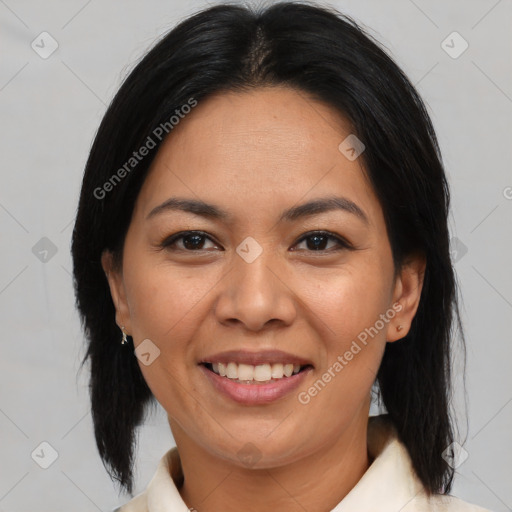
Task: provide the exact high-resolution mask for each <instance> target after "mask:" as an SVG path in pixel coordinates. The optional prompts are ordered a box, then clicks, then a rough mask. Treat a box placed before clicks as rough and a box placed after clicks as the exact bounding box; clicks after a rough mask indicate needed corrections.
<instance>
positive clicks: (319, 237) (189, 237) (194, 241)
mask: <svg viewBox="0 0 512 512" xmlns="http://www.w3.org/2000/svg"><path fill="white" fill-rule="evenodd" d="M207 240H209V241H210V242H212V243H213V244H214V245H213V247H214V248H215V247H218V245H217V244H216V243H215V242H214V241H213V240H212V238H210V237H209V236H208V235H207V234H206V233H204V232H203V231H181V232H179V233H176V234H174V235H172V236H170V237H169V238H166V239H165V240H164V241H163V242H162V243H161V244H160V246H161V247H162V248H165V249H169V250H178V251H180V250H181V251H186V252H194V251H195V252H199V251H203V250H208V247H205V242H206V241H207ZM329 241H334V243H335V246H334V249H333V248H332V247H331V248H326V246H327V245H328V243H329ZM304 242H305V243H306V250H307V251H309V252H323V251H329V252H332V251H338V250H343V249H352V246H351V245H350V244H349V243H348V242H347V241H346V240H344V239H343V238H341V237H340V236H337V235H334V234H333V233H330V232H328V231H313V232H310V233H307V234H306V235H305V236H303V237H302V238H301V239H300V240H299V241H298V242H297V244H301V243H304ZM180 244H181V246H180ZM297 244H296V245H297ZM336 247H337V248H336ZM291 250H292V251H295V250H297V249H291ZM299 250H302V249H299Z"/></svg>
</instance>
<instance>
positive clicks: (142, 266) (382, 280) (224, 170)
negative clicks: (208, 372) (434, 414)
mask: <svg viewBox="0 0 512 512" xmlns="http://www.w3.org/2000/svg"><path fill="white" fill-rule="evenodd" d="M350 133H351V130H350V125H349V124H348V123H347V122H346V120H344V119H343V118H342V117H341V116H340V115H339V114H338V113H337V112H335V111H334V110H333V109H332V108H330V107H329V106H327V105H325V104H323V103H320V102H318V101H316V100H313V99H311V98H309V97H308V96H307V95H306V94H305V93H302V92H298V91H295V90H292V89H288V88H284V87H275V88H258V89H255V90H252V91H250V92H237V93H225V92H224V93H221V94H217V95H215V96H212V97H210V98H208V99H206V100H204V101H202V102H200V103H199V104H198V106H197V107H195V109H193V111H192V112H191V113H190V114H189V115H188V116H187V117H186V118H185V119H184V120H182V121H181V122H180V124H179V125H177V126H176V127H175V128H174V129H173V131H172V133H171V135H170V136H169V137H168V138H167V139H166V140H165V142H164V143H163V145H162V146H161V147H160V149H159V152H158V154H157V156H156V159H155V160H154V162H153V163H152V167H151V169H150V171H149V174H148V176H147V178H146V180H145V182H144V184H143V186H142V189H141V191H140V194H139V196H138V198H137V201H136V205H135V208H134V212H133V217H132V221H131V224H130V227H129V230H128V233H127V236H126V240H125V245H124V252H123V265H122V268H120V269H116V268H115V267H114V266H113V265H112V258H111V255H110V253H108V252H105V253H104V254H103V258H102V265H103V268H104V270H105V272H106V274H107V276H108V281H109V285H110V290H111V294H112V298H113V301H114V304H115V306H116V322H117V323H118V325H119V326H124V327H125V331H126V332H127V333H128V334H129V335H131V336H132V337H133V340H134V344H135V347H137V346H138V345H139V344H140V343H141V342H142V341H143V340H145V339H147V338H149V339H150V340H151V341H152V342H153V343H154V344H155V345H156V346H157V347H158V348H159V350H160V355H159V356H158V357H157V358H156V359H155V360H154V361H153V362H152V363H151V364H150V365H148V366H146V365H144V364H142V363H141V361H139V365H140V368H141V371H142V373H143V375H144V378H145V379H146V381H147V383H148V385H149V387H150V388H151V390H152V392H153V393H154V395H155V397H156V398H157V400H158V401H159V402H160V404H161V405H162V406H163V407H164V409H165V410H166V412H167V414H168V418H169V425H170V427H171V430H172V433H173V436H174V439H175V441H176V444H177V446H178V450H179V453H180V457H181V461H182V466H183V471H184V476H185V480H184V485H183V486H182V487H181V488H180V493H181V495H182V497H183V499H184V500H185V502H186V503H187V505H188V506H189V507H194V508H195V509H197V510H198V511H199V512H211V511H218V510H224V511H227V512H229V511H237V512H238V511H239V510H240V508H241V506H242V505H243V508H244V510H250V511H263V510H265V511H266V510H269V507H270V506H271V507H272V508H273V509H278V508H280V507H282V510H287V511H303V510H317V511H322V510H325V511H328V510H331V509H332V508H334V506H335V505H336V504H337V503H339V501H341V500H342V499H343V497H344V496H345V495H346V494H347V493H348V492H349V491H350V489H352V488H353V487H354V485H355V484H356V483H357V481H358V480H359V479H360V478H361V476H362V475H363V474H364V472H365V471H366V470H367V468H368V467H369V464H370V463H371V458H370V457H369V455H368V452H367V444H366V443H367V440H366V436H367V418H368V413H369V407H370V391H371V387H372V384H373V382H374V379H375V376H376V373H377V370H378V367H379V365H380V361H381V358H382V355H383V351H384V348H385V345H386V342H389V343H392V342H394V341H396V340H397V339H400V338H402V337H404V336H405V335H406V334H407V332H408V330H409V327H410V324H411V321H412V319H413V317H414V314H415V313H416V310H417V307H418V303H419V297H420V293H421V286H422V282H423V273H424V269H425V261H424V260H423V259H422V258H421V257H419V256H418V257H415V258H413V257H411V258H409V260H408V261H406V262H405V263H404V266H403V267H402V268H401V269H399V271H398V272H397V273H396V274H395V269H394V266H393V261H392V253H391V247H390V244H389V240H388V236H387V231H386V226H385V222H384V217H383V213H382V210H381V207H380V204H379V202H378V200H377V198H376V196H375V193H374V191H373V190H372V188H371V186H370V184H369V182H368V180H367V179H366V177H365V174H364V172H363V167H362V165H363V164H362V159H361V158H358V159H356V160H355V161H350V160H349V159H347V158H346V157H345V156H344V155H343V154H342V153H341V152H340V151H339V149H338V145H339V144H340V142H341V141H342V140H344V139H345V137H347V136H348V135H349V134H350ZM329 195H336V196H343V197H345V198H347V199H350V200H351V201H353V202H354V203H356V204H357V205H358V206H359V207H360V209H361V210H363V212H364V213H365V214H366V216H367V218H368V222H367V223H365V222H364V221H362V220H361V219H360V218H359V217H358V216H356V215H354V214H352V213H349V212H346V211H340V210H335V211H330V212H326V213H321V214H318V215H314V216H311V217H307V218H302V219H297V220H295V221H293V222H283V223H280V222H278V218H279V215H280V214H281V212H282V211H283V210H285V209H286V208H289V207H291V206H295V205H297V204H300V203H303V202H307V201H309V200H311V199H317V198H322V197H325V196H329ZM171 196H179V197H186V198H191V199H201V200H203V201H206V202H208V203H214V204H216V205H218V206H220V207H222V208H224V209H226V210H228V211H229V213H230V214H231V215H232V218H231V219H230V220H229V221H217V220H211V219H206V218H202V217H199V216H196V215H194V214H191V213H186V212H178V211H168V212H165V213H162V214H160V215H156V216H154V217H152V218H150V219H149V220H147V219H146V216H147V215H148V213H149V212H150V211H151V210H152V209H153V208H154V207H155V206H158V205H160V204H161V203H163V202H164V201H165V200H167V199H168V198H169V197H171ZM184 230H201V231H204V232H206V233H207V234H208V237H209V238H204V239H201V241H202V245H201V244H199V247H200V250H198V249H194V248H193V247H194V246H193V242H194V241H193V240H192V243H191V241H190V239H188V246H187V247H188V249H187V248H186V247H185V246H184V245H183V243H184V240H183V239H181V240H178V241H177V242H176V244H175V246H174V247H167V248H162V247H161V245H160V244H161V243H162V242H163V241H164V240H165V239H166V238H168V237H169V236H170V235H172V234H174V233H178V232H180V231H184ZM315 230H326V231H330V232H332V233H334V234H335V235H339V236H340V237H343V238H344V239H346V240H347V241H348V242H349V243H350V244H351V245H352V246H353V249H347V248H344V247H342V246H338V244H337V242H336V240H335V239H330V238H328V239H326V240H325V245H323V246H322V249H323V250H320V251H318V250H316V251H315V248H314V244H313V243H311V242H310V243H309V245H308V239H306V240H303V241H301V239H302V238H303V235H304V234H305V233H307V232H310V231H315ZM248 236H251V237H253V238H254V239H255V240H256V241H257V242H258V244H259V245H260V246H261V248H262V250H263V252H262V253H261V254H260V255H259V256H258V257H257V258H256V259H255V260H254V261H253V262H252V263H247V262H246V261H245V260H244V259H242V258H241V257H240V256H239V255H238V254H237V252H236V248H237V247H238V246H239V244H240V243H241V242H242V241H243V240H244V239H245V238H246V237H248ZM309 240H311V239H309ZM191 246H192V249H190V247H191ZM397 302H399V303H400V305H401V310H400V312H399V313H397V314H396V315H395V316H394V318H392V319H391V320H389V322H388V323H386V325H385V327H384V328H383V329H381V330H380V331H379V333H378V335H376V336H374V337H373V338H372V339H371V341H370V342H369V343H368V344H367V345H366V346H364V348H362V350H361V351H360V352H359V353H358V354H357V355H356V356H354V358H353V359H352V360H351V361H350V362H349V363H348V364H347V365H346V366H345V367H344V369H343V371H341V372H339V373H337V374H336V377H335V378H333V379H332V380H331V381H330V382H329V383H328V384H327V385H326V386H325V387H324V388H323V389H322V390H321V392H319V393H318V394H317V395H316V396H315V397H314V398H312V399H311V401H310V402H309V403H308V404H306V405H303V404H301V403H299V401H298V400H297V392H293V393H291V394H290V395H288V396H285V397H283V398H281V399H279V400H277V401H275V402H272V403H268V404H265V405H257V406H248V405H244V404H239V403H236V402H234V401H232V400H230V399H229V398H226V397H225V396H223V395H221V394H219V392H218V391H216V390H215V389H214V388H213V387H212V385H211V384H210V382H209V381H208V379H206V378H205V376H204V375H203V372H202V371H200V369H199V367H198V362H199V361H201V360H202V359H203V358H204V357H205V356H207V355H212V354H214V353H218V352H221V351H225V350H239V349H243V348H246V349H247V348H248V349H251V350H254V351H257V350H263V349H274V348H277V349H281V350H284V351H287V352H290V353H292V354H295V355H298V356H301V357H303V358H305V359H308V360H309V361H311V362H312V364H313V367H314V368H313V370H312V371H311V372H310V373H309V375H308V376H307V379H306V381H305V383H304V385H301V388H300V389H299V390H298V391H304V390H307V389H308V388H309V387H310V386H312V385H313V383H314V382H315V381H317V379H319V378H320V377H321V376H322V374H323V373H325V372H326V371H327V369H328V368H329V367H331V366H332V365H333V363H334V362H335V361H336V360H337V357H338V356H339V355H343V354H344V353H345V352H346V351H347V350H348V349H349V347H350V344H351V343H352V341H353V340H354V339H356V337H357V335H358V334H359V333H361V332H362V331H364V329H365V328H368V327H370V326H373V325H374V324H375V322H376V320H377V319H378V318H379V315H380V314H384V313H385V312H386V311H388V310H390V309H392V305H393V304H395V303H397ZM398 325H401V326H403V328H402V329H401V330H400V331H398V330H397V326H398ZM246 443H252V445H254V447H255V448H253V450H256V453H258V456H259V457H260V458H259V460H258V461H257V462H256V463H255V464H254V465H253V466H251V467H248V466H247V465H246V464H245V463H244V462H243V461H242V460H241V459H240V458H239V457H238V455H237V452H238V451H239V450H240V449H241V448H242V447H244V446H245V445H246Z"/></svg>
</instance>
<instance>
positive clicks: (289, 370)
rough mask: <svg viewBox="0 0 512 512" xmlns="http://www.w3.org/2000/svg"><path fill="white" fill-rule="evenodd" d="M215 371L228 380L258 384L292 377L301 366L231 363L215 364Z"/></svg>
mask: <svg viewBox="0 0 512 512" xmlns="http://www.w3.org/2000/svg"><path fill="white" fill-rule="evenodd" d="M212 369H213V371H214V372H215V373H216V374H217V375H220V376H221V377H227V378H228V379H233V380H240V381H246V382H250V381H256V382H267V381H270V380H271V379H282V378H283V377H291V376H292V375H295V374H297V373H299V371H300V364H293V363H287V364H281V363H274V364H259V365H256V366H254V365H252V364H242V363H241V364H237V363H235V362H230V363H228V364H224V363H213V364H212Z"/></svg>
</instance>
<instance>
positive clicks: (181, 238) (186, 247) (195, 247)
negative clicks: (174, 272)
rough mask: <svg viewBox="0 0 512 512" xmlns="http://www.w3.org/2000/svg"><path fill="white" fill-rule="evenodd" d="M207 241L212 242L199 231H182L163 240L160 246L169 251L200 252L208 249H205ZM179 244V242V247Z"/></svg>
mask: <svg viewBox="0 0 512 512" xmlns="http://www.w3.org/2000/svg"><path fill="white" fill-rule="evenodd" d="M207 240H210V241H212V239H211V238H210V237H208V236H207V235H206V234H205V233H203V232H201V231H182V232H180V233H176V234H175V235H172V236H171V237H170V238H167V239H166V240H164V242H162V244H161V246H162V247H165V248H166V249H170V250H183V251H189V252H193V251H202V250H207V249H208V248H205V242H206V241H207ZM179 242H181V246H180V244H179ZM212 242H213V241H212Z"/></svg>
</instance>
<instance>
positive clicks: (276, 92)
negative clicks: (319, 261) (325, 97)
mask: <svg viewBox="0 0 512 512" xmlns="http://www.w3.org/2000/svg"><path fill="white" fill-rule="evenodd" d="M350 134H351V128H350V124H349V123H348V122H347V121H346V120H345V119H344V118H343V117H342V116H341V115H340V114H339V113H338V112H337V111H335V110H334V109H332V108H330V107H329V106H328V105H326V104H324V103H322V102H319V101H316V100H314V99H312V98H311V97H309V96H308V95H307V94H306V93H303V92H301V91H297V90H294V89H289V88H284V87H272V88H270V87H267V88H258V89H253V90H250V91H244V92H223V93H218V94H215V95H214V96H211V97H209V98H207V99H206V100H204V101H201V102H199V104H198V105H197V106H196V107H195V108H194V109H193V110H192V112H191V113H190V114H188V115H186V116H184V119H182V120H180V122H179V124H177V125H176V126H175V127H174V128H173V130H172V132H171V133H170V135H169V136H168V137H167V139H166V140H165V141H164V142H163V143H162V145H161V146H160V148H159V151H158V154H157V155H156V157H155V159H154V161H153V163H152V166H151V168H150V170H149V172H148V176H147V177H146V180H145V182H144V184H143V187H142V189H141V191H140V194H139V198H138V201H137V204H138V206H137V209H138V210H139V211H140V213H141V214H142V215H144V216H145V215H147V214H148V212H149V211H150V210H151V209H152V208H154V206H155V205H157V204H159V203H161V202H163V201H165V200H166V199H167V198H168V197H169V196H170V195H176V196H188V197H191V198H195V199H200V200H203V201H206V202H215V203H217V204H226V205H227V209H232V210H233V211H237V210H238V211H244V212H246V213H247V214H251V213H253V214H254V213H255V212H256V211H259V210H261V209H262V208H263V209H266V210H268V209H269V208H272V207H273V206H279V205H283V204H284V203H286V204H293V203H297V202H302V201H305V200H307V199H311V198H317V197H321V196H325V195H333V194H337V195H343V196H345V197H347V198H349V199H351V200H352V201H354V202H357V203H358V204H359V205H360V206H361V208H362V209H364V210H366V211H367V213H368V214H369V216H370V217H371V216H372V214H378V211H377V210H379V208H380V207H379V205H378V204H375V203H376V202H377V199H376V197H375V195H374V193H373V190H372V188H371V186H370V185H369V182H368V181H367V178H366V176H365V173H364V169H363V166H362V159H360V158H359V159H356V160H353V161H351V160H349V159H348V158H347V157H346V156H345V154H344V153H342V152H341V151H340V149H339V145H340V143H341V142H342V141H344V139H346V137H347V136H349V135H350ZM280 209H281V208H279V207H278V208H277V209H276V212H277V211H278V210H280Z"/></svg>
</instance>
